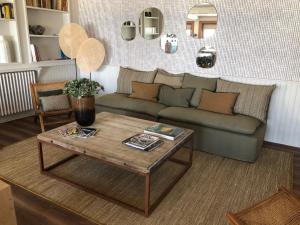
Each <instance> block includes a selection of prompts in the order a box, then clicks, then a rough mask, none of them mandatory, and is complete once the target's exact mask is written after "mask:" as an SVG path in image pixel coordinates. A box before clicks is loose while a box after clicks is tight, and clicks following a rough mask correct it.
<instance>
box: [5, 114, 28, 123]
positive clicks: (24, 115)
mask: <svg viewBox="0 0 300 225" xmlns="http://www.w3.org/2000/svg"><path fill="white" fill-rule="evenodd" d="M33 115H34V111H28V112H24V113H18V114H14V115H10V116H4V117H0V123H6V122H9V121H13V120H18V119H22V118H25V117H29V116H33Z"/></svg>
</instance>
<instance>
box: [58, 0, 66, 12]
mask: <svg viewBox="0 0 300 225" xmlns="http://www.w3.org/2000/svg"><path fill="white" fill-rule="evenodd" d="M55 9H57V10H60V11H68V0H56V8H55Z"/></svg>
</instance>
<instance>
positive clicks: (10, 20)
mask: <svg viewBox="0 0 300 225" xmlns="http://www.w3.org/2000/svg"><path fill="white" fill-rule="evenodd" d="M0 21H4V22H15V21H16V20H15V19H6V18H0Z"/></svg>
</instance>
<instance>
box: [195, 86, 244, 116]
mask: <svg viewBox="0 0 300 225" xmlns="http://www.w3.org/2000/svg"><path fill="white" fill-rule="evenodd" d="M238 96H239V93H224V92H211V91H207V90H202V93H201V100H200V104H199V106H198V109H202V110H206V111H210V112H215V113H222V114H227V115H233V107H234V104H235V102H236V99H237V97H238Z"/></svg>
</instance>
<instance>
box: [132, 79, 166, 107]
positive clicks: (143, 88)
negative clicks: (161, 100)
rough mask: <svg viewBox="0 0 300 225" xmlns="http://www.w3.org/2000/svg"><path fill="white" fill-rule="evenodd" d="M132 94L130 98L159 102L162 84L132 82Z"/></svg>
mask: <svg viewBox="0 0 300 225" xmlns="http://www.w3.org/2000/svg"><path fill="white" fill-rule="evenodd" d="M131 85H132V94H131V95H130V96H129V97H130V98H138V99H144V100H148V101H152V102H157V96H158V93H159V87H160V84H147V83H141V82H136V81H133V82H132V84H131Z"/></svg>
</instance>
